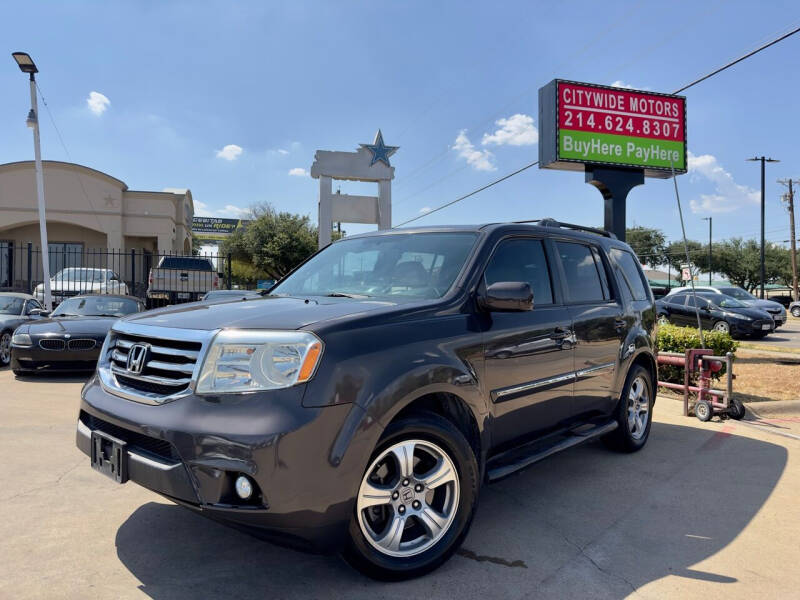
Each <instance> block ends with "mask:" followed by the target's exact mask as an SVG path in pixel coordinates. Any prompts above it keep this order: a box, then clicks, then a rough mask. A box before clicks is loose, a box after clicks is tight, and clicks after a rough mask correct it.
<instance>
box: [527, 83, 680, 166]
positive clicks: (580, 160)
mask: <svg viewBox="0 0 800 600" xmlns="http://www.w3.org/2000/svg"><path fill="white" fill-rule="evenodd" d="M539 126H540V139H539V167H540V168H546V169H565V170H569V171H583V170H584V165H586V164H593V165H608V166H616V167H624V168H634V169H643V170H644V174H645V175H646V176H648V177H662V178H665V177H670V176H671V174H672V169H673V168H674V169H675V173H685V172H686V98H685V97H684V96H675V95H670V94H659V93H656V92H646V91H639V90H629V89H624V88H618V87H611V86H604V85H594V84H589V83H578V82H574V81H565V80H562V79H554V80H553V81H551V82H550V83H548V84H547V85H546V86H544V87H543V88H541V89H540V90H539Z"/></svg>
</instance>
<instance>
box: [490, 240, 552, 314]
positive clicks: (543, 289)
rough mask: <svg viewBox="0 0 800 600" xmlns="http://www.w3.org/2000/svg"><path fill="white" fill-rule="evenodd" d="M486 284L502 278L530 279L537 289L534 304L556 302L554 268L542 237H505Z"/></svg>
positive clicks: (529, 282)
mask: <svg viewBox="0 0 800 600" xmlns="http://www.w3.org/2000/svg"><path fill="white" fill-rule="evenodd" d="M484 277H485V279H486V285H491V284H493V283H497V282H498V281H526V282H528V284H529V285H530V286H531V290H533V305H534V307H535V306H537V305H538V306H541V305H543V304H552V303H553V288H552V286H551V284H550V270H549V269H548V267H547V259H546V258H545V253H544V246H543V245H542V241H541V240H533V239H525V238H517V239H509V240H503V241H502V242H500V245H499V246H498V247H497V250H496V251H495V253H494V256H492V260H491V262H490V263H489V266H488V267H487V268H486V273H485V274H484Z"/></svg>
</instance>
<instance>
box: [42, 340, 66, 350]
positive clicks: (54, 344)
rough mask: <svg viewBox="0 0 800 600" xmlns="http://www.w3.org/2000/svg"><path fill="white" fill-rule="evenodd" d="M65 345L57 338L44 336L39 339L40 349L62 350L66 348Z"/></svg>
mask: <svg viewBox="0 0 800 600" xmlns="http://www.w3.org/2000/svg"><path fill="white" fill-rule="evenodd" d="M66 345H67V344H66V343H65V342H64V340H59V339H52V338H46V339H43V340H39V347H40V348H41V349H42V350H63V349H64V348H66Z"/></svg>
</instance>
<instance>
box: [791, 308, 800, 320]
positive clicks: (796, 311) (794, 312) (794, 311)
mask: <svg viewBox="0 0 800 600" xmlns="http://www.w3.org/2000/svg"><path fill="white" fill-rule="evenodd" d="M792 316H793V317H800V306H795V307H794V308H793V309H792Z"/></svg>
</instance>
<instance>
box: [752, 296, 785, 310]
mask: <svg viewBox="0 0 800 600" xmlns="http://www.w3.org/2000/svg"><path fill="white" fill-rule="evenodd" d="M746 304H747V305H748V306H752V307H754V308H760V309H761V310H768V311H769V312H772V313H779V312H782V311H783V305H782V304H780V303H778V302H775V301H774V300H762V299H761V298H757V299H756V300H751V301H750V302H747V303H746Z"/></svg>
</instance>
